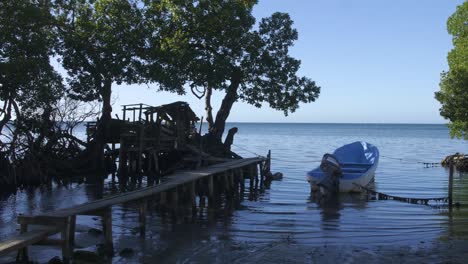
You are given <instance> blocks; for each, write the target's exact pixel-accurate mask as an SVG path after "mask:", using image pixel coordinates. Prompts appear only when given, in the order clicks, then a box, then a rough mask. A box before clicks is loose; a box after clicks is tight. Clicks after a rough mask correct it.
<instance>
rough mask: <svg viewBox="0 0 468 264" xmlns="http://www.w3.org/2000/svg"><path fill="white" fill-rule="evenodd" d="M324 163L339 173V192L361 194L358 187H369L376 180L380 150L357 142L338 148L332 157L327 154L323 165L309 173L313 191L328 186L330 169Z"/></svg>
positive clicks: (365, 143) (308, 179) (308, 178)
mask: <svg viewBox="0 0 468 264" xmlns="http://www.w3.org/2000/svg"><path fill="white" fill-rule="evenodd" d="M324 163H328V164H330V165H332V166H333V167H334V168H336V170H337V171H338V174H339V177H337V178H338V182H339V183H338V184H337V185H338V186H337V187H338V189H339V192H359V191H360V187H359V186H357V185H360V186H367V185H369V183H371V182H372V180H373V179H374V174H375V170H376V169H377V165H378V163H379V150H378V149H377V147H375V146H374V145H372V144H369V143H367V142H363V141H357V142H354V143H351V144H347V145H344V146H342V147H339V148H337V149H336V150H335V151H334V152H333V154H332V155H330V154H325V155H324V158H323V160H322V164H321V165H320V166H319V167H317V168H315V169H313V170H311V171H309V172H308V173H307V181H308V182H309V183H310V187H311V190H312V191H317V190H319V189H321V188H320V187H321V186H323V185H324V184H327V177H328V176H329V175H328V169H327V168H329V167H327V166H324ZM323 169H325V170H326V172H324V170H323ZM328 181H330V180H328ZM324 182H325V183H324ZM328 184H329V183H328Z"/></svg>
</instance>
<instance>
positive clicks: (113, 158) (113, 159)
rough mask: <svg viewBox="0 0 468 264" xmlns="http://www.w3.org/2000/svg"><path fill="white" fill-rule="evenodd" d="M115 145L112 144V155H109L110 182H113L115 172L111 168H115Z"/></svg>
mask: <svg viewBox="0 0 468 264" xmlns="http://www.w3.org/2000/svg"><path fill="white" fill-rule="evenodd" d="M114 155H115V143H114V142H112V155H111V160H112V168H111V169H112V182H115V170H114V169H113V168H115V167H114V166H115V156H114Z"/></svg>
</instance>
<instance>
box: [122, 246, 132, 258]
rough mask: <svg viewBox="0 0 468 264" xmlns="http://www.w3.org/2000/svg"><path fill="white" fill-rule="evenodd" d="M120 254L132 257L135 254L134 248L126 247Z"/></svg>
mask: <svg viewBox="0 0 468 264" xmlns="http://www.w3.org/2000/svg"><path fill="white" fill-rule="evenodd" d="M119 256H121V257H124V258H128V257H131V256H133V249H131V248H124V249H122V250H121V251H120V252H119Z"/></svg>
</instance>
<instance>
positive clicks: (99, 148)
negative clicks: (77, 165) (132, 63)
mask: <svg viewBox="0 0 468 264" xmlns="http://www.w3.org/2000/svg"><path fill="white" fill-rule="evenodd" d="M111 94H112V81H110V80H106V81H105V82H104V84H103V85H102V86H101V89H100V95H101V98H102V113H101V119H100V120H99V121H98V123H97V131H96V137H95V140H94V142H91V143H90V145H89V147H90V155H91V160H92V163H93V164H92V168H93V170H95V171H96V172H100V171H104V167H105V166H104V147H105V144H106V138H107V135H108V131H109V124H110V121H111V119H112V115H111V114H112V106H111Z"/></svg>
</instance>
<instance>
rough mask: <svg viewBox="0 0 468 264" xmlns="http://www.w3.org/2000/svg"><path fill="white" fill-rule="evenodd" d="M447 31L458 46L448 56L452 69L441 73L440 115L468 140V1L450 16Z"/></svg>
mask: <svg viewBox="0 0 468 264" xmlns="http://www.w3.org/2000/svg"><path fill="white" fill-rule="evenodd" d="M447 30H448V32H449V34H451V35H452V37H453V45H454V48H453V49H452V50H451V51H450V52H449V54H448V56H447V60H448V65H449V71H447V72H443V73H442V74H441V81H440V91H439V92H436V94H435V97H436V99H437V100H438V101H439V102H440V103H441V104H442V107H441V109H440V114H441V115H442V116H443V117H444V118H446V119H448V120H450V123H449V128H450V134H451V136H452V137H457V138H464V139H466V140H468V2H465V3H463V4H462V5H460V6H458V7H457V10H456V12H455V13H454V14H453V15H452V16H450V18H449V19H448V21H447Z"/></svg>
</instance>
